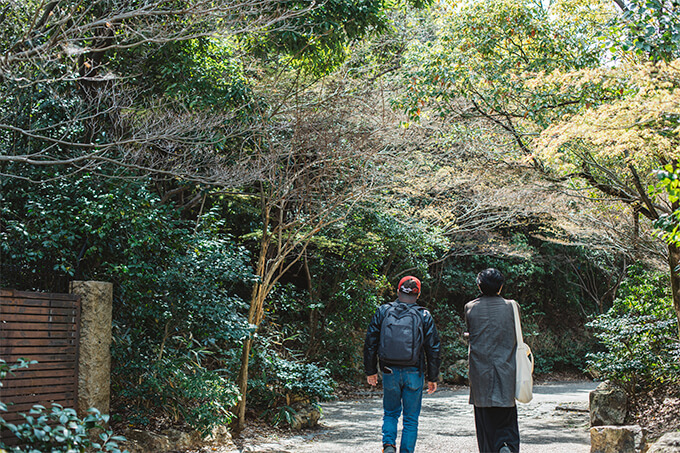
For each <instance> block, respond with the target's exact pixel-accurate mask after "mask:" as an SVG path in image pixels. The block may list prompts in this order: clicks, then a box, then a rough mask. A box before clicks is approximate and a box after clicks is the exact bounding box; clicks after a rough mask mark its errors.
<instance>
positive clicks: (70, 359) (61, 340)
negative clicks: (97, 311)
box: [0, 289, 80, 441]
mask: <svg viewBox="0 0 680 453" xmlns="http://www.w3.org/2000/svg"><path fill="white" fill-rule="evenodd" d="M79 326H80V296H75V295H72V294H48V293H33V292H22V291H15V290H1V289H0V359H3V360H5V362H7V363H16V362H17V361H18V360H19V358H24V359H26V360H36V361H37V362H38V363H37V364H34V365H30V366H29V367H28V368H23V369H19V370H16V371H14V374H13V375H8V376H7V377H6V378H5V379H4V381H3V386H2V387H0V401H2V402H3V403H5V404H7V405H8V412H4V413H1V414H0V415H2V417H3V418H4V419H5V420H6V421H8V422H10V423H17V422H23V417H21V416H20V415H19V414H20V413H22V412H23V413H27V412H28V411H29V410H30V409H31V407H33V405H35V404H41V405H43V406H45V407H46V408H48V409H49V408H50V407H51V405H52V403H58V404H61V405H62V406H64V407H71V408H75V407H77V401H78V343H79V334H80V329H79ZM7 437H8V436H7V433H6V432H5V433H3V432H0V438H2V439H3V441H7V440H8V439H7Z"/></svg>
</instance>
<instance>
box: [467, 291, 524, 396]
mask: <svg viewBox="0 0 680 453" xmlns="http://www.w3.org/2000/svg"><path fill="white" fill-rule="evenodd" d="M465 323H466V325H467V329H468V332H469V333H470V352H469V362H470V404H474V405H475V406H477V407H512V406H514V405H515V367H516V365H515V348H516V347H517V340H516V337H515V319H514V315H513V312H512V305H511V304H510V302H509V301H507V300H505V299H503V298H502V297H500V296H481V297H479V298H478V299H475V300H473V301H471V302H468V303H467V304H466V305H465Z"/></svg>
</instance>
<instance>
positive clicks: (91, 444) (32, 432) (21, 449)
mask: <svg viewBox="0 0 680 453" xmlns="http://www.w3.org/2000/svg"><path fill="white" fill-rule="evenodd" d="M27 365H28V363H27V362H24V361H21V362H20V363H19V364H17V365H8V364H7V363H6V362H5V361H4V360H2V359H0V380H1V379H4V378H5V377H6V376H7V373H11V372H12V370H15V369H17V368H23V367H25V366H27ZM1 386H2V383H1V382H0V387H1ZM6 410H7V406H6V405H5V404H4V403H2V402H0V411H6ZM21 415H22V416H23V417H24V419H25V420H26V422H25V423H21V424H18V425H15V424H13V423H7V422H6V421H5V420H4V419H3V418H2V417H0V428H5V429H7V430H9V431H10V432H11V433H12V434H14V436H15V437H16V438H17V439H19V446H12V447H8V446H6V445H4V444H3V443H2V442H0V449H2V450H3V451H7V452H8V453H47V452H49V453H61V452H63V453H75V452H84V451H86V450H87V451H88V452H98V451H105V452H110V453H121V450H120V449H119V448H118V444H117V442H119V441H124V440H125V438H124V437H122V436H114V435H113V432H112V431H111V430H110V429H107V428H106V425H107V424H108V421H109V416H108V415H102V414H100V413H99V411H98V410H97V409H94V408H91V409H89V410H88V415H87V416H86V417H85V418H83V419H80V418H78V416H77V414H76V411H75V410H73V409H68V408H64V407H63V406H60V405H59V404H54V405H52V409H51V411H49V412H48V411H47V409H46V408H45V407H44V406H41V405H35V406H33V408H32V409H31V410H30V412H29V413H28V414H21ZM94 432H99V435H98V436H97V437H95V435H94ZM93 439H97V440H93ZM126 452H127V450H126Z"/></svg>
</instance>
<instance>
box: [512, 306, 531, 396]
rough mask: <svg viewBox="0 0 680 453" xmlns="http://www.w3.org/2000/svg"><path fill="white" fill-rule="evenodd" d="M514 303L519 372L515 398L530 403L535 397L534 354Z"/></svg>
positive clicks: (516, 376) (516, 354)
mask: <svg viewBox="0 0 680 453" xmlns="http://www.w3.org/2000/svg"><path fill="white" fill-rule="evenodd" d="M510 302H511V303H512V311H513V312H514V314H515V334H516V335H517V352H516V353H515V361H516V362H517V372H516V374H515V399H516V400H517V401H519V402H520V403H528V402H529V401H531V399H532V398H533V387H534V379H533V377H532V375H531V374H532V373H533V372H534V355H533V354H532V353H531V348H529V345H527V344H526V343H524V340H523V339H522V325H521V324H520V322H519V308H518V306H517V302H515V301H514V300H512V301H510Z"/></svg>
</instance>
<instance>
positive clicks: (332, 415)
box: [204, 381, 597, 453]
mask: <svg viewBox="0 0 680 453" xmlns="http://www.w3.org/2000/svg"><path fill="white" fill-rule="evenodd" d="M596 386H597V384H596V383H593V382H582V381H579V382H554V383H547V384H542V385H536V386H534V399H533V401H532V402H531V403H529V404H520V405H519V406H518V408H519V409H518V411H519V427H520V436H521V451H522V453H546V452H550V453H587V452H589V451H590V435H589V432H588V423H589V418H588V417H589V416H588V394H589V392H590V391H591V390H593V389H594V388H595V387H596ZM322 407H323V418H322V420H321V423H320V426H319V427H318V428H316V429H314V430H308V431H304V432H303V433H301V434H290V435H286V434H282V433H273V434H270V435H267V436H258V437H256V438H246V439H244V440H242V441H240V442H239V443H240V444H241V445H240V446H239V447H238V449H234V448H229V449H228V448H226V447H225V448H223V449H221V448H215V447H213V448H210V449H209V450H204V451H212V452H215V453H236V452H261V453H265V452H266V453H316V452H318V453H321V452H324V453H341V452H342V453H363V452H366V453H368V452H371V453H377V452H380V451H381V448H382V445H381V442H380V427H381V424H382V401H381V394H380V392H379V391H376V392H373V394H372V395H370V396H369V397H367V398H362V399H358V400H353V401H335V402H330V403H325V404H323V405H322ZM472 414H473V412H472V406H470V405H469V404H468V389H467V388H463V389H458V390H451V389H443V390H438V391H437V392H436V393H435V394H433V395H426V396H425V397H424V400H423V410H422V413H421V417H420V426H419V434H418V444H417V446H416V451H418V452H421V453H474V452H476V451H477V443H476V438H475V426H474V419H473V415H472Z"/></svg>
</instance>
